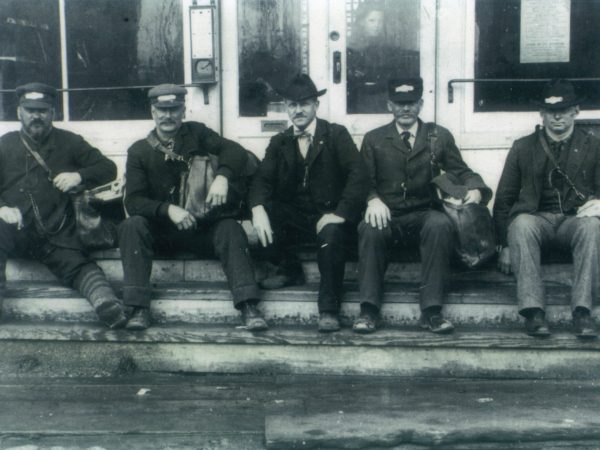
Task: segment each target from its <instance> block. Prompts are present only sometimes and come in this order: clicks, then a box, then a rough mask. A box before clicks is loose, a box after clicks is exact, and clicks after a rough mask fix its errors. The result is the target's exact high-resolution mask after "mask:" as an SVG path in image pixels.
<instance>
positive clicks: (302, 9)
mask: <svg viewBox="0 0 600 450" xmlns="http://www.w3.org/2000/svg"><path fill="white" fill-rule="evenodd" d="M238 42H239V46H238V47H239V64H240V69H239V73H240V85H239V88H240V96H239V103H240V115H241V116H250V117H252V116H266V115H267V112H268V111H282V110H283V109H282V99H281V97H280V96H279V95H277V93H276V92H275V89H277V88H280V87H283V86H284V85H285V84H287V83H288V82H289V81H290V80H291V78H292V77H294V76H295V75H296V74H298V72H304V73H308V20H307V3H306V0H301V1H298V0H240V1H239V2H238Z"/></svg>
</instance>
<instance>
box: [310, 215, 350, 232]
mask: <svg viewBox="0 0 600 450" xmlns="http://www.w3.org/2000/svg"><path fill="white" fill-rule="evenodd" d="M345 221H346V219H344V218H343V217H340V216H338V215H335V214H334V213H328V214H323V217H321V218H320V219H319V221H318V222H317V234H319V233H320V232H321V230H322V229H323V228H325V225H329V224H330V223H344V222H345Z"/></svg>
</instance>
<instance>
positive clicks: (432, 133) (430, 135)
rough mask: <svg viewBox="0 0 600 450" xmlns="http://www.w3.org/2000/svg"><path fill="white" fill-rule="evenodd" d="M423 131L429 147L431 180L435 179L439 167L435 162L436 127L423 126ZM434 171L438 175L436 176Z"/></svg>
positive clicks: (431, 124)
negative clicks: (425, 133)
mask: <svg viewBox="0 0 600 450" xmlns="http://www.w3.org/2000/svg"><path fill="white" fill-rule="evenodd" d="M424 127H425V131H426V132H427V142H428V145H429V164H430V167H431V178H435V177H436V176H437V175H438V174H439V169H440V168H439V165H438V161H437V140H438V133H437V126H436V125H435V123H426V124H424ZM436 169H437V171H438V173H437V174H436Z"/></svg>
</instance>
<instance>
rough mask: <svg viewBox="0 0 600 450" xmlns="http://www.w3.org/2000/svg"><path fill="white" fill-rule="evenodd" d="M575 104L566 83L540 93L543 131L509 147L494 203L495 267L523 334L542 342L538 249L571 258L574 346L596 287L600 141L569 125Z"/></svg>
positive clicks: (587, 321)
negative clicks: (508, 284)
mask: <svg viewBox="0 0 600 450" xmlns="http://www.w3.org/2000/svg"><path fill="white" fill-rule="evenodd" d="M580 102H581V98H580V97H579V96H578V95H577V94H576V92H575V88H574V86H573V84H572V83H571V82H570V81H567V80H560V79H559V80H552V81H551V82H549V83H547V84H546V85H545V87H544V89H543V92H542V97H541V99H536V101H535V102H534V103H535V104H537V105H538V106H539V108H540V116H541V118H542V123H543V126H541V127H540V126H536V129H535V131H534V132H533V133H532V134H530V135H529V136H525V137H523V138H521V139H518V140H516V141H515V142H514V143H513V145H512V148H511V149H510V152H509V153H508V156H507V158H506V162H505V164H504V170H503V172H502V176H501V178H500V183H499V184H498V192H497V194H496V200H495V203H494V221H495V223H496V234H497V237H498V240H499V242H500V244H501V245H500V249H499V251H500V254H499V258H498V265H499V268H500V270H501V271H502V272H504V273H509V272H511V271H513V272H514V273H515V276H516V278H517V300H518V302H519V313H520V314H521V315H522V316H524V317H525V329H526V332H527V333H528V334H530V335H532V336H537V337H543V336H547V335H548V334H550V331H549V328H548V324H547V322H546V317H545V299H544V288H543V283H542V274H541V266H540V252H541V249H542V248H547V247H555V248H567V249H569V250H570V251H571V253H572V254H573V287H572V290H571V310H572V316H573V328H574V332H575V334H576V335H577V336H578V337H580V338H593V337H596V335H597V332H596V330H595V326H594V324H593V321H592V318H591V315H590V311H591V308H592V304H593V301H594V300H595V299H596V297H597V296H598V289H599V286H600V246H599V245H598V243H599V242H600V220H599V217H600V200H599V198H600V140H599V139H598V138H596V137H595V136H594V135H592V134H591V133H589V132H587V131H585V130H584V129H582V128H581V127H579V126H578V125H576V124H575V118H576V117H577V115H578V114H579V103H580Z"/></svg>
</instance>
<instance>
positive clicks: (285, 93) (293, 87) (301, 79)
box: [277, 73, 327, 102]
mask: <svg viewBox="0 0 600 450" xmlns="http://www.w3.org/2000/svg"><path fill="white" fill-rule="evenodd" d="M325 92H327V89H321V90H320V91H318V90H317V87H316V86H315V83H313V81H312V80H311V79H310V77H309V76H308V75H306V74H305V73H300V74H298V75H296V77H295V78H294V79H293V80H292V81H291V82H290V84H288V85H287V86H286V87H284V88H282V89H277V93H278V94H279V95H281V96H282V97H283V98H285V99H287V100H292V101H294V102H300V101H302V100H308V99H309V98H316V97H320V96H321V95H323V94H324V93H325Z"/></svg>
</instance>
